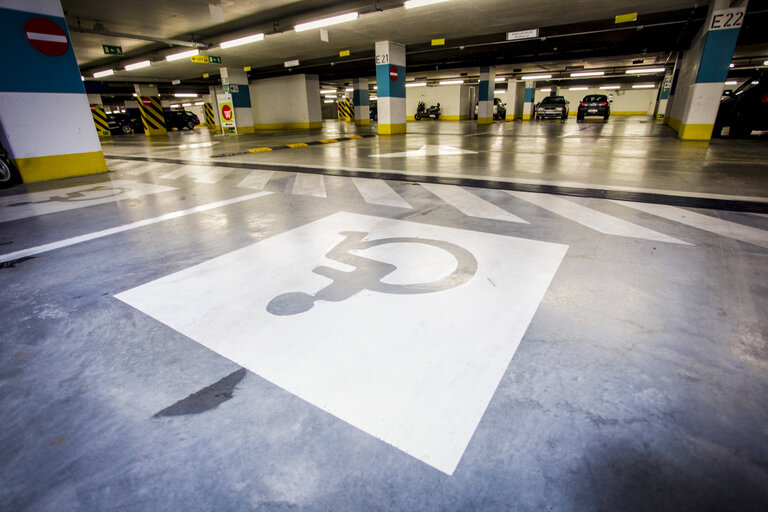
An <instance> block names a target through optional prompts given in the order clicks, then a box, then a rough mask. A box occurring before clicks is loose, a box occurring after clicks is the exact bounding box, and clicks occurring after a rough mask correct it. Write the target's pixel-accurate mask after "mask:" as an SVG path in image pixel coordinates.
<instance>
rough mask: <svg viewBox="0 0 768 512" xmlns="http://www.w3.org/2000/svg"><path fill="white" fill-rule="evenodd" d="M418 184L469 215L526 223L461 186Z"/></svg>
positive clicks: (526, 222)
mask: <svg viewBox="0 0 768 512" xmlns="http://www.w3.org/2000/svg"><path fill="white" fill-rule="evenodd" d="M420 185H421V186H422V187H424V188H425V189H427V190H429V191H430V192H432V193H433V194H435V195H436V196H437V197H439V198H440V199H442V200H443V201H445V202H446V203H448V204H449V205H451V206H453V207H454V208H456V209H457V210H459V211H460V212H461V213H463V214H464V215H468V216H469V217H479V218H481V219H491V220H503V221H506V222H520V223H523V224H528V221H526V220H523V219H521V218H520V217H518V216H517V215H512V214H511V213H509V212H508V211H506V210H504V209H502V208H499V207H498V206H496V205H495V204H491V203H489V202H488V201H486V200H485V199H481V198H480V197H478V196H476V195H475V194H473V193H472V192H470V191H468V190H465V189H463V188H461V187H456V186H454V185H438V184H436V183H420Z"/></svg>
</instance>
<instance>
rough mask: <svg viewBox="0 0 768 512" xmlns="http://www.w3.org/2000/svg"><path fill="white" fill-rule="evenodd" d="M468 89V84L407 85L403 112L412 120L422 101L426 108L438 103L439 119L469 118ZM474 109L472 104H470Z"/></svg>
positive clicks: (456, 119) (458, 119) (455, 119)
mask: <svg viewBox="0 0 768 512" xmlns="http://www.w3.org/2000/svg"><path fill="white" fill-rule="evenodd" d="M469 90H470V86H468V85H438V86H435V87H407V88H406V89H405V114H406V117H407V119H408V120H411V121H412V120H413V116H414V114H415V113H416V109H417V108H418V106H419V102H420V101H423V102H424V103H425V104H426V106H427V108H429V107H430V106H432V105H437V104H438V103H440V111H441V115H440V120H442V121H460V120H465V119H469V108H470V106H469ZM472 108H473V109H474V108H475V107H474V105H472Z"/></svg>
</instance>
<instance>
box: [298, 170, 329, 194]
mask: <svg viewBox="0 0 768 512" xmlns="http://www.w3.org/2000/svg"><path fill="white" fill-rule="evenodd" d="M291 193H292V194H297V195H300V196H312V197H327V196H326V194H325V180H323V175H322V174H308V173H305V172H299V173H296V181H295V182H294V183H293V190H292V191H291Z"/></svg>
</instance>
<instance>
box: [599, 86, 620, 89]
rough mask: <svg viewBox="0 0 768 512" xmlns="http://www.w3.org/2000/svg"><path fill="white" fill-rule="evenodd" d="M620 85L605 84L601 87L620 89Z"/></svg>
mask: <svg viewBox="0 0 768 512" xmlns="http://www.w3.org/2000/svg"><path fill="white" fill-rule="evenodd" d="M620 88H621V86H620V85H604V86H602V87H601V89H620Z"/></svg>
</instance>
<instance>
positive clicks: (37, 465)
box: [0, 118, 768, 511]
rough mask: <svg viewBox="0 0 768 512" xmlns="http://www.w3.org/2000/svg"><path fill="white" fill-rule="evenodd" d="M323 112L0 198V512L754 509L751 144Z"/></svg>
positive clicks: (763, 498) (116, 152)
mask: <svg viewBox="0 0 768 512" xmlns="http://www.w3.org/2000/svg"><path fill="white" fill-rule="evenodd" d="M342 132H345V133H346V134H347V135H348V134H350V133H351V134H354V133H357V132H356V131H354V130H350V129H347V128H345V127H343V126H340V125H338V124H336V123H330V124H328V125H327V126H326V128H325V129H324V130H323V131H322V132H315V133H310V134H306V133H297V134H282V135H280V136H266V135H255V136H242V137H237V138H234V139H231V138H226V139H225V138H223V137H210V136H209V135H208V134H207V133H205V132H202V131H199V130H197V131H195V132H191V133H188V132H182V133H173V134H171V135H170V136H169V137H168V138H167V139H163V140H160V141H155V142H152V143H151V144H148V143H146V141H145V140H144V139H143V138H140V137H125V138H118V137H115V138H114V141H112V142H110V143H106V144H105V145H104V149H105V153H107V154H108V155H109V156H110V159H109V160H108V162H109V164H110V169H112V170H111V172H110V173H108V174H106V175H100V176H89V177H80V178H73V179H67V180H60V181H56V182H49V183H39V184H31V185H28V186H25V187H17V188H14V189H11V190H8V191H4V192H3V193H2V194H0V252H1V253H2V254H0V261H3V262H8V261H9V260H10V263H6V264H4V265H3V268H0V282H2V283H3V287H2V291H0V307H1V308H2V309H1V310H2V318H3V329H2V338H0V339H2V342H1V343H0V424H1V425H2V429H0V448H1V449H0V482H2V484H1V485H0V510H14V511H16V510H25V511H26V510H30V511H43V510H45V511H60V510H98V511H105V510H126V511H129V510H130V511H133V510H260V511H261V510H263V511H273V510H274V511H278V510H312V511H314V510H318V511H320V510H323V511H325V510H330V511H338V510H434V511H444V510H451V511H469V510H489V511H496V510H521V511H522V510H531V511H539V510H563V511H566V510H574V511H576V510H578V511H582V510H612V511H613V510H622V511H623V510H630V511H633V510H649V511H658V510H676V511H679V510H691V511H693V510H696V511H699V510H739V511H747V510H756V511H757V510H761V511H762V510H766V508H767V507H768V430H767V429H766V425H768V402H767V401H766V400H765V396H768V372H767V371H766V370H768V347H766V339H768V292H767V290H768V280H767V278H766V275H767V272H768V216H766V215H765V214H764V213H760V212H764V211H765V210H764V208H765V206H766V204H768V181H766V173H767V172H768V166H766V164H765V161H766V156H768V154H767V153H768V151H767V145H766V144H765V140H764V139H761V138H756V139H754V140H743V141H727V140H718V141H714V142H713V143H712V144H710V145H709V146H705V145H701V144H684V143H681V142H679V141H677V140H676V139H675V138H674V136H673V135H672V134H671V132H669V130H668V128H666V127H663V126H659V125H657V124H654V123H653V122H650V121H647V120H645V119H643V118H631V119H621V118H616V119H612V120H611V121H610V122H609V123H608V124H606V125H593V124H591V123H585V124H584V125H581V124H579V125H577V124H576V123H575V122H573V120H570V121H569V122H567V123H565V124H559V123H547V122H544V123H519V122H518V123H506V124H500V123H497V124H494V125H493V126H492V127H489V128H483V129H478V128H477V127H475V126H474V125H472V124H470V123H426V122H422V123H420V124H419V123H409V132H410V133H409V134H408V135H407V136H405V137H392V138H370V139H361V140H352V141H347V142H338V143H331V144H325V145H319V146H312V147H306V148H300V149H290V150H283V151H274V152H270V153H259V154H250V153H248V154H244V155H243V154H241V155H234V156H228V157H215V156H212V155H218V154H224V153H238V152H241V151H243V150H244V149H247V148H249V147H257V146H258V145H264V144H270V145H272V144H285V143H289V142H299V141H305V140H313V139H321V138H329V137H332V136H333V135H334V134H337V135H344V134H345V133H342ZM191 144H198V145H202V146H197V147H191V146H190V145H191ZM185 145H186V146H185ZM424 146H427V147H426V148H425V147H424ZM406 152H408V154H406V155H402V153H406ZM392 153H396V155H391V154H392ZM397 153H400V154H399V155H398V154H397ZM372 155H379V156H377V157H375V156H372ZM385 155H390V156H385ZM321 168H329V169H330V172H329V173H327V174H318V173H314V172H308V171H316V170H319V169H321ZM297 171H299V172H297ZM377 176H378V177H385V178H387V179H379V178H377ZM457 176H458V177H461V178H462V179H464V180H465V181H460V180H458V179H457ZM424 178H428V179H424ZM467 179H469V180H472V179H476V180H478V182H480V183H484V184H486V185H487V186H484V187H469V186H465V185H462V184H466V183H467V181H466V180H467ZM456 183H458V185H457V184H456ZM536 187H539V189H541V190H554V191H559V192H566V193H567V194H570V195H553V194H546V193H536V192H534V190H536ZM547 187H550V188H547ZM552 187H557V188H552ZM627 193H632V194H636V195H635V196H632V197H629V196H628V198H629V199H643V198H646V199H648V201H634V200H633V201H624V200H622V196H621V194H627ZM686 201H688V202H686ZM696 201H699V202H701V201H709V203H708V204H712V205H715V206H718V205H722V206H726V207H728V209H710V208H695V207H693V206H692V205H694V204H701V203H696Z"/></svg>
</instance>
